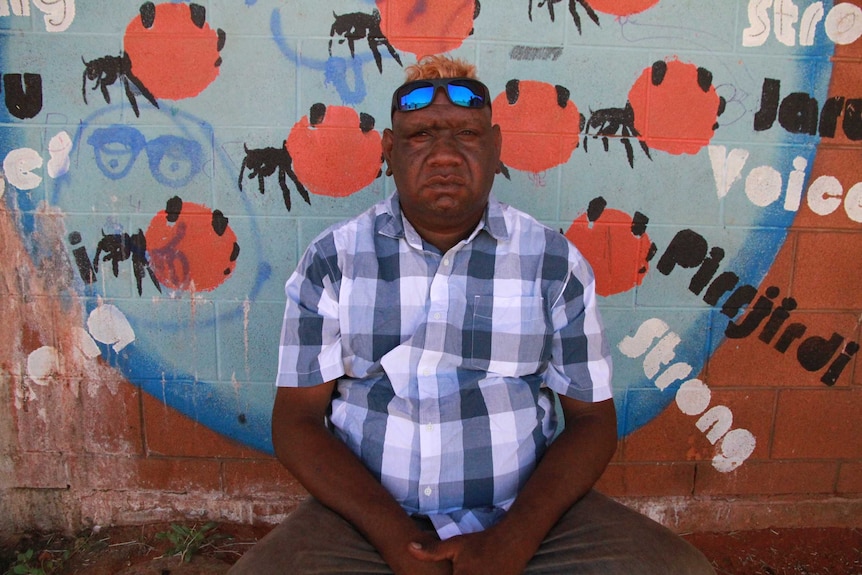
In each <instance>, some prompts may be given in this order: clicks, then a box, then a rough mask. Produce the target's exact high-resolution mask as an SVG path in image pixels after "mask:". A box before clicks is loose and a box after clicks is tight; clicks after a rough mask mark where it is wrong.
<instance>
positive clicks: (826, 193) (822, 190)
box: [808, 176, 844, 216]
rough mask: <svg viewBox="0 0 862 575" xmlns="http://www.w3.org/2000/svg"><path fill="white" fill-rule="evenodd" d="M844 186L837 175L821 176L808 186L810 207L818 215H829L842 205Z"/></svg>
mask: <svg viewBox="0 0 862 575" xmlns="http://www.w3.org/2000/svg"><path fill="white" fill-rule="evenodd" d="M843 194H844V188H843V187H842V186H841V182H839V181H838V178H836V177H835V176H820V177H819V178H817V179H816V180H814V182H813V183H812V184H811V185H810V186H808V207H809V208H811V211H812V212H814V213H815V214H817V215H818V216H828V215H829V214H831V213H832V212H834V211H835V210H837V209H838V206H840V205H841V196H842V195H843Z"/></svg>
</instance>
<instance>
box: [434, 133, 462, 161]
mask: <svg viewBox="0 0 862 575" xmlns="http://www.w3.org/2000/svg"><path fill="white" fill-rule="evenodd" d="M430 160H431V161H432V162H434V163H438V164H440V163H450V164H457V163H461V161H462V160H463V156H462V155H461V150H460V147H459V145H458V139H457V138H456V137H455V135H454V134H448V133H444V134H438V136H437V137H436V138H435V139H434V144H433V146H432V147H431V158H430Z"/></svg>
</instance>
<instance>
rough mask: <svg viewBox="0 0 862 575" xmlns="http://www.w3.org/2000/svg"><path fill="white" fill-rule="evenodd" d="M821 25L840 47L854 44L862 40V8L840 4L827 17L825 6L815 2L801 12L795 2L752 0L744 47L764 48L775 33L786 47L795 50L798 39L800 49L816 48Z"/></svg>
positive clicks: (743, 40) (848, 3)
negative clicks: (792, 47)
mask: <svg viewBox="0 0 862 575" xmlns="http://www.w3.org/2000/svg"><path fill="white" fill-rule="evenodd" d="M824 16H825V17H826V18H825V20H824ZM821 22H823V28H824V30H825V31H826V36H828V37H829V39H830V40H832V41H833V42H835V43H836V44H852V43H853V42H855V41H856V40H858V39H859V36H862V8H859V7H858V6H855V5H853V4H851V3H850V2H845V3H840V4H839V3H836V4H835V5H834V6H833V7H832V8H831V9H830V10H829V13H828V14H826V11H825V10H824V8H823V2H812V3H811V4H809V5H808V6H807V7H806V8H804V9H803V10H802V12H800V9H799V6H797V5H796V3H795V2H794V1H793V0H750V1H749V2H748V24H749V25H748V27H747V28H746V29H745V30H743V31H742V45H743V46H745V47H748V48H751V47H756V46H762V45H764V44H765V43H766V41H767V40H768V39H769V36H770V32H772V33H773V35H774V36H775V39H776V40H778V41H779V42H781V43H782V44H784V45H785V46H795V45H796V40H797V38H798V39H799V45H800V46H813V45H814V39H815V35H816V34H817V28H818V26H819V25H820V23H821Z"/></svg>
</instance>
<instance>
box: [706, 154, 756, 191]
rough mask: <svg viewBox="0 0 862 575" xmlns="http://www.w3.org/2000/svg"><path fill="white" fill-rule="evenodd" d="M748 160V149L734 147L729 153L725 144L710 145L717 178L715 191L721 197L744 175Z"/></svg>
mask: <svg viewBox="0 0 862 575" xmlns="http://www.w3.org/2000/svg"><path fill="white" fill-rule="evenodd" d="M746 160H748V150H743V149H742V148H734V149H732V150H731V151H730V154H727V148H725V147H724V146H709V161H710V163H711V164H712V175H713V177H714V178H715V191H716V193H717V194H718V198H719V199H721V198H723V197H724V196H726V195H727V192H729V191H730V187H731V186H732V185H733V184H734V183H735V182H736V181H737V180H738V179H739V178H740V176H741V175H742V168H743V166H745V162H746Z"/></svg>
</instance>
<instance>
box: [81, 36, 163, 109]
mask: <svg viewBox="0 0 862 575" xmlns="http://www.w3.org/2000/svg"><path fill="white" fill-rule="evenodd" d="M81 60H82V61H83V62H84V66H85V69H84V82H83V86H82V87H81V94H82V95H83V96H84V103H85V104H86V103H87V82H88V81H90V82H94V84H93V88H92V89H93V90H94V91H95V90H96V89H100V90H101V92H102V97H103V98H105V102H107V103H109V104H110V103H111V94H110V93H109V92H108V86H111V85H113V84H114V83H115V82H116V81H117V80H120V81H122V83H123V88H124V89H125V91H126V97H127V98H128V99H129V103H130V104H131V105H132V109H133V110H134V111H135V116H140V115H141V114H140V111H139V110H138V102H137V99H136V98H135V90H137V92H138V93H139V94H140V95H142V96H143V97H144V98H146V99H147V101H149V102H150V103H151V104H152V105H153V106H155V107H156V108H158V107H159V103H158V102H157V101H156V98H155V96H153V95H152V93H151V92H150V91H149V90H147V87H146V86H144V84H143V83H142V82H141V81H140V80H139V79H138V78H137V77H136V76H135V75H134V74H133V73H132V61H131V59H130V58H129V55H128V54H126V53H125V52H123V53H122V54H121V55H120V56H103V57H102V58H96V59H95V60H90V61H89V62H88V61H86V60H84V59H83V58H81ZM133 87H134V88H135V90H133V89H132V88H133Z"/></svg>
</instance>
